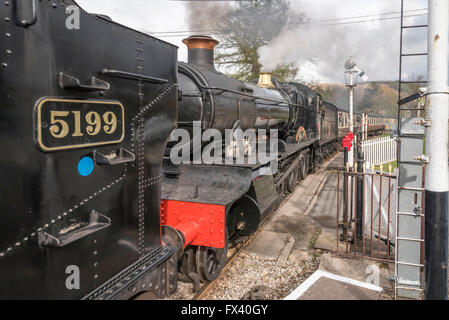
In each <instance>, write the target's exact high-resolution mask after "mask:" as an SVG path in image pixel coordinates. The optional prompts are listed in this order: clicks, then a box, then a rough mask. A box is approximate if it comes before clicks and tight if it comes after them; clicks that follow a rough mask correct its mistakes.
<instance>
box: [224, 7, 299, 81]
mask: <svg viewBox="0 0 449 320" xmlns="http://www.w3.org/2000/svg"><path fill="white" fill-rule="evenodd" d="M306 22H307V18H306V16H305V15H304V14H296V13H294V12H293V10H292V9H291V7H290V2H289V1H288V0H253V1H242V2H239V3H238V4H237V5H236V6H235V7H233V8H232V9H230V10H229V11H228V13H227V15H226V16H225V18H224V21H223V22H222V23H221V24H220V25H219V27H218V29H219V32H220V34H221V36H220V38H221V39H220V40H221V44H220V46H219V47H218V49H219V52H218V54H217V55H216V63H217V64H218V65H219V66H224V67H228V70H230V72H229V73H230V75H231V76H233V77H235V78H237V79H241V80H245V81H248V80H252V79H254V78H257V77H258V76H259V73H260V71H261V70H260V69H261V64H260V63H259V57H258V54H257V49H258V48H259V47H261V46H264V45H266V44H267V43H268V42H269V41H270V40H272V39H273V38H274V37H276V36H277V35H278V34H279V33H280V32H281V31H282V30H283V29H284V28H289V27H292V26H297V25H299V24H304V23H306ZM271 71H273V74H274V76H275V77H277V78H278V79H279V80H280V81H286V80H290V79H294V78H295V76H296V74H297V73H298V68H297V67H296V66H294V65H293V64H288V65H280V66H278V67H277V68H276V69H275V70H271Z"/></svg>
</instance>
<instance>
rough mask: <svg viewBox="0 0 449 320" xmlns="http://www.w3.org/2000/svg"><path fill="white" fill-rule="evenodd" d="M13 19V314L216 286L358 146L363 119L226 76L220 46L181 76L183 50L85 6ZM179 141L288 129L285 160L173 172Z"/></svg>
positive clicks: (9, 152)
mask: <svg viewBox="0 0 449 320" xmlns="http://www.w3.org/2000/svg"><path fill="white" fill-rule="evenodd" d="M69 7H70V10H71V12H76V10H79V19H80V20H79V22H80V23H79V25H80V28H79V29H78V28H68V27H67V25H66V19H67V10H68V9H69ZM73 10H75V11H73ZM0 15H1V17H2V21H1V26H0V29H1V34H2V35H3V36H4V40H3V41H2V42H1V43H0V49H1V50H0V60H1V61H0V63H1V65H2V67H1V71H0V83H1V85H2V86H1V90H0V101H2V108H1V110H0V142H1V145H2V146H3V147H4V152H3V154H2V157H1V158H0V173H1V176H2V180H1V181H0V192H1V194H2V198H1V200H0V212H1V215H0V233H1V236H0V298H8V299H11V298H38V299H47V298H56V299H127V298H131V297H134V296H136V295H137V294H139V293H141V292H144V291H150V292H152V293H154V294H155V295H156V296H158V297H163V296H167V295H169V294H171V293H173V292H174V291H175V290H176V285H177V280H178V278H180V279H181V280H185V281H193V282H194V283H195V286H196V287H198V286H199V284H200V283H201V282H202V281H210V280H214V279H215V278H216V277H217V276H218V275H219V274H220V272H221V270H222V268H223V266H224V263H225V260H226V253H227V249H228V247H229V245H230V244H231V243H233V241H235V240H236V239H238V238H239V237H242V236H246V235H250V234H251V233H253V232H254V231H255V230H256V229H257V227H258V225H259V224H260V223H261V221H262V220H263V219H264V218H265V217H267V216H268V215H269V214H270V213H271V212H273V211H274V210H276V208H277V207H278V206H279V204H280V199H281V196H282V194H283V193H287V192H292V191H293V190H294V188H295V186H296V183H297V181H298V180H300V179H304V178H305V177H306V175H307V174H308V173H309V172H310V171H311V170H313V168H314V167H315V166H316V165H318V164H319V163H320V162H321V161H322V160H323V159H324V158H325V157H326V156H328V155H330V154H331V153H332V152H333V151H335V150H336V145H337V142H339V140H340V139H341V138H342V137H343V135H344V134H345V133H344V130H342V129H344V125H345V124H346V122H345V119H346V114H347V112H345V111H344V110H341V109H339V108H337V107H336V106H334V105H332V104H329V103H326V102H323V101H321V98H320V96H319V95H318V94H317V93H316V92H314V91H313V90H311V89H310V88H308V87H306V86H304V85H301V84H299V83H278V82H277V81H276V80H275V79H271V77H270V75H269V74H263V75H261V78H260V79H259V80H258V81H256V82H254V83H244V82H241V81H237V80H235V79H232V78H230V77H227V76H226V75H224V74H222V73H220V72H218V71H217V70H215V68H214V65H213V48H214V46H215V44H216V43H217V42H216V41H215V40H213V39H212V38H209V37H204V36H194V37H190V38H188V39H186V40H185V43H186V44H187V46H188V47H189V62H188V63H181V62H180V63H178V62H177V48H176V47H175V46H173V45H171V44H169V43H166V42H164V41H161V40H159V39H156V38H153V37H150V36H148V35H146V34H143V33H140V32H138V31H135V30H132V29H129V28H127V27H125V26H122V25H120V24H118V23H115V22H113V21H111V20H110V19H109V18H108V17H105V16H99V15H91V14H87V13H86V12H84V11H82V10H81V9H80V8H78V7H77V5H76V3H75V2H74V1H73V0H64V1H51V2H49V1H36V0H31V1H30V0H27V1H20V0H16V1H5V2H4V3H3V4H2V5H0ZM365 116H366V115H363V114H361V115H360V120H359V125H358V126H359V127H365V128H366V127H367V126H364V125H363V123H364V120H363V117H365ZM379 125H380V123H379ZM175 128H178V129H184V130H185V131H186V132H188V133H189V134H190V138H191V139H190V140H189V141H188V142H187V143H186V144H185V145H188V146H193V145H195V139H202V138H201V137H200V136H202V134H203V133H204V132H205V131H206V130H207V129H211V128H212V129H217V131H218V132H224V131H225V130H226V129H231V131H232V132H237V129H241V130H247V129H250V130H252V129H266V130H267V132H271V131H269V130H270V129H276V130H277V131H276V132H278V137H277V138H276V150H275V151H276V158H274V159H272V158H270V159H269V160H266V161H260V160H258V161H257V162H256V163H249V162H248V161H247V160H248V159H249V156H250V155H249V152H248V150H246V151H244V152H243V153H244V161H243V163H238V164H235V163H230V164H227V163H215V164H204V163H196V162H195V161H193V162H187V163H184V162H183V163H173V161H172V158H171V157H170V154H171V153H172V151H173V150H177V149H176V146H177V144H176V141H172V140H173V132H174V129H175ZM376 128H377V127H376ZM384 129H385V126H384ZM377 130H381V129H377ZM257 139H258V141H259V145H266V146H268V148H269V149H270V148H271V140H272V139H271V137H270V134H267V135H266V136H263V137H259V136H258V137H257ZM260 141H261V142H260ZM268 141H270V142H268ZM203 142H204V141H202V142H201V143H200V150H202V149H203V147H204V145H203ZM218 144H224V142H223V143H222V142H218ZM229 147H231V148H229ZM236 149H238V147H237V148H236V146H235V145H223V149H222V150H224V151H222V152H223V153H226V152H227V151H228V150H230V151H231V152H230V154H231V155H230V157H231V158H232V157H233V156H234V155H235V154H234V151H235V150H236ZM270 150H271V149H270ZM192 157H194V155H192V154H189V156H188V158H189V160H192Z"/></svg>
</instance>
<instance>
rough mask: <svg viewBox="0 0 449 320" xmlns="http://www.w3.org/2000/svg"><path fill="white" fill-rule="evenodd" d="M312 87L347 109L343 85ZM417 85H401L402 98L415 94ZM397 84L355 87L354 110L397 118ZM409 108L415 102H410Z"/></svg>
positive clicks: (347, 98)
mask: <svg viewBox="0 0 449 320" xmlns="http://www.w3.org/2000/svg"><path fill="white" fill-rule="evenodd" d="M312 87H313V88H314V89H315V90H316V91H317V92H319V93H320V94H321V95H322V96H323V99H324V100H326V101H329V102H331V103H333V104H336V105H341V106H343V107H347V108H349V89H348V88H347V87H346V86H345V85H344V84H318V85H312ZM418 89H419V86H418V85H403V87H402V90H403V92H402V98H404V97H407V96H409V95H412V94H414V93H416V92H417V91H418ZM397 102H398V82H387V81H383V82H370V83H363V84H359V85H357V87H356V88H355V90H354V109H355V110H358V111H363V112H370V113H378V114H385V115H388V116H397V109H398V105H397ZM409 107H411V108H413V107H416V102H411V103H410V106H409Z"/></svg>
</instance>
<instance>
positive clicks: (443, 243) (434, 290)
mask: <svg viewBox="0 0 449 320" xmlns="http://www.w3.org/2000/svg"><path fill="white" fill-rule="evenodd" d="M448 16H449V3H448V1H447V0H429V30H428V72H427V77H428V87H427V102H426V106H427V110H426V112H427V119H429V120H430V126H428V127H427V128H426V154H427V155H428V159H429V163H428V166H427V169H426V183H425V214H424V216H425V262H424V263H425V287H424V298H425V299H426V300H434V299H438V300H447V299H448V274H447V267H448V187H449V185H448V182H449V172H448V146H447V144H448V117H449V112H448V105H449V101H448V97H449V96H448V94H449V91H448V68H449V63H448V57H449V44H448V38H449V31H448V30H449V19H448V18H449V17H448Z"/></svg>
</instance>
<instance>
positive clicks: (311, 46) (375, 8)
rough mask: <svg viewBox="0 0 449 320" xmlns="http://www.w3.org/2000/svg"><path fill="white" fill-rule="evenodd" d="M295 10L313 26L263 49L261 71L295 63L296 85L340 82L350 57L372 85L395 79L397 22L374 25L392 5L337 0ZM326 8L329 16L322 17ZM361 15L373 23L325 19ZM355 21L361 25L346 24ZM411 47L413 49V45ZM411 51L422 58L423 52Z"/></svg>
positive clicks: (294, 30) (301, 3) (296, 30)
mask: <svg viewBox="0 0 449 320" xmlns="http://www.w3.org/2000/svg"><path fill="white" fill-rule="evenodd" d="M291 4H292V8H294V9H296V10H297V11H298V12H301V13H305V14H306V15H307V17H308V18H310V20H311V21H312V22H311V26H297V27H293V28H288V29H284V30H283V31H282V32H280V33H279V34H278V35H277V36H276V37H275V38H274V39H272V40H271V41H270V42H269V43H268V44H267V45H266V46H262V47H260V48H259V50H258V54H259V62H260V63H261V64H262V70H273V69H275V68H276V67H277V66H278V65H281V64H290V63H293V64H294V65H296V66H298V67H299V73H298V76H297V77H298V80H301V81H305V82H309V81H321V82H342V81H344V68H343V65H344V62H345V61H346V59H347V58H348V56H351V55H352V56H354V57H356V59H357V62H358V63H359V64H360V65H363V66H364V69H365V71H366V72H367V73H368V74H370V75H372V77H373V78H374V79H378V80H394V79H396V78H397V69H398V58H397V57H398V56H399V53H398V48H399V44H398V41H399V40H398V39H399V20H397V19H396V20H395V19H390V20H381V21H376V18H377V19H378V18H379V16H376V14H377V15H378V14H380V13H383V12H391V11H392V10H391V7H389V5H390V3H389V1H383V2H380V1H378V0H365V1H364V2H363V5H361V3H360V1H359V0H347V1H345V2H344V3H340V1H335V0H319V1H314V2H311V1H304V0H302V1H301V0H295V1H291ZM323 8H326V10H325V11H323ZM349 9H350V10H349ZM329 12H332V15H331V16H330V15H329V14H328V15H326V13H329ZM362 15H373V17H370V18H366V19H365V20H371V21H368V22H362V23H353V24H351V23H348V24H341V21H337V22H322V21H323V20H324V19H341V18H347V17H351V16H352V17H354V16H362ZM354 20H363V19H352V20H343V22H347V21H354ZM314 21H315V22H314ZM319 21H321V22H319ZM337 23H339V24H337ZM325 24H330V25H329V26H325ZM415 24H416V23H415ZM408 43H409V44H413V42H412V41H409V42H408ZM410 51H414V52H415V51H416V52H420V50H419V49H415V50H412V49H410ZM408 70H410V69H408ZM424 72H425V70H424Z"/></svg>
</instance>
